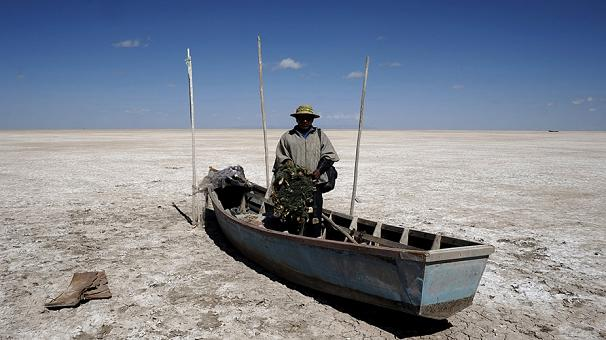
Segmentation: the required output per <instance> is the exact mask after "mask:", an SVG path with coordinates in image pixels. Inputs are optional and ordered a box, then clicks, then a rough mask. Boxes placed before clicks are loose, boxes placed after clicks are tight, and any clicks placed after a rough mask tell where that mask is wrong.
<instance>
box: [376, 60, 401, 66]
mask: <svg viewBox="0 0 606 340" xmlns="http://www.w3.org/2000/svg"><path fill="white" fill-rule="evenodd" d="M379 66H383V67H400V66H402V64H400V63H399V62H397V61H392V62H389V63H381V64H379Z"/></svg>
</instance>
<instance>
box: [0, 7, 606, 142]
mask: <svg viewBox="0 0 606 340" xmlns="http://www.w3.org/2000/svg"><path fill="white" fill-rule="evenodd" d="M257 33H260V34H261V37H262V42H263V61H264V71H265V72H264V81H265V104H266V112H267V115H268V126H269V127H270V128H286V127H289V126H291V125H292V124H293V121H292V118H291V117H290V116H289V114H290V113H291V112H292V111H293V110H294V109H295V108H296V106H298V105H299V104H303V103H309V104H312V105H314V107H315V108H316V110H317V111H318V112H319V113H320V114H321V115H322V118H320V119H319V120H317V121H316V123H317V125H319V126H322V127H326V128H356V127H357V120H356V119H357V116H358V112H359V105H360V94H361V87H362V79H361V78H359V77H358V75H359V72H361V71H362V70H363V64H364V58H365V57H366V56H367V55H368V56H370V69H369V78H368V87H367V96H366V112H365V126H366V127H368V128H374V129H495V130H512V129H513V130H546V129H558V130H606V65H605V62H604V61H605V60H606V43H605V42H606V2H604V1H593V2H592V1H500V2H497V1H415V2H408V1H372V2H371V1H296V2H295V1H192V2H185V1H156V2H154V1H141V2H137V1H125V2H114V1H11V0H5V1H2V2H1V3H0V46H1V48H0V129H28V128H30V129H34V128H43V129H47V128H50V129H59V128H68V129H69V128H90V129H93V128H184V127H187V126H188V124H189V120H188V119H189V117H188V106H187V105H188V97H187V73H186V66H185V63H184V58H185V49H186V48H188V47H189V48H190V49H191V52H192V57H193V68H194V91H195V105H196V116H197V125H198V127H201V128H258V127H260V125H261V123H260V109H259V93H258V86H259V85H258V73H257V72H258V70H257V46H256V43H257V41H256V39H257Z"/></svg>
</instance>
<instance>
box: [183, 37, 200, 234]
mask: <svg viewBox="0 0 606 340" xmlns="http://www.w3.org/2000/svg"><path fill="white" fill-rule="evenodd" d="M185 64H186V65H187V78H188V80H189V118H190V120H191V167H192V186H191V211H192V212H191V214H192V217H193V218H192V220H193V225H194V226H198V225H199V224H200V210H199V207H198V202H197V194H198V183H197V179H196V125H195V122H194V85H193V76H192V66H191V55H190V53H189V48H188V49H187V58H186V59H185Z"/></svg>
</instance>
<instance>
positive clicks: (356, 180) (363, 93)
mask: <svg viewBox="0 0 606 340" xmlns="http://www.w3.org/2000/svg"><path fill="white" fill-rule="evenodd" d="M369 62H370V58H369V57H366V63H365V65H364V82H363V83H362V98H361V99H360V119H359V121H358V142H357V143H356V163H355V166H354V180H353V190H352V193H351V205H350V207H349V215H351V216H353V214H354V205H355V201H356V187H357V185H358V160H359V158H360V139H361V137H362V125H363V123H364V99H365V98H366V79H368V63H369Z"/></svg>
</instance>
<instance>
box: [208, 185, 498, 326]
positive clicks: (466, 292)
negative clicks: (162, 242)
mask: <svg viewBox="0 0 606 340" xmlns="http://www.w3.org/2000/svg"><path fill="white" fill-rule="evenodd" d="M210 199H211V201H212V204H213V207H214V210H215V215H216V217H217V221H218V224H219V226H220V228H221V230H222V232H223V233H224V235H225V236H226V237H227V239H228V240H229V241H230V242H231V243H232V244H233V245H234V246H235V247H236V248H237V249H238V250H239V251H240V252H242V253H243V254H244V255H245V256H246V257H247V258H249V259H250V260H252V261H254V262H256V263H258V264H259V265H261V266H262V267H264V268H266V269H267V270H268V271H271V272H273V273H275V274H276V275H278V276H280V277H282V278H284V279H286V280H288V281H291V282H294V283H297V284H300V285H302V286H306V287H308V288H311V289H314V290H318V291H322V292H325V293H328V294H332V295H337V296H340V297H344V298H348V299H352V300H356V301H360V302H364V303H369V304H373V305H377V306H381V307H386V308H390V309H394V310H398V311H403V312H406V313H410V314H414V315H420V316H423V317H428V318H433V319H444V318H447V317H449V316H451V315H453V314H454V313H456V312H458V311H460V310H462V309H464V308H465V307H467V306H469V305H471V303H472V301H473V297H474V295H475V292H476V290H477V287H478V284H479V282H480V278H481V276H482V273H483V271H484V268H485V266H486V261H487V259H488V253H491V252H492V250H491V249H484V250H483V251H478V249H474V250H473V251H471V252H469V251H465V250H462V253H460V254H453V251H452V250H445V251H446V252H442V253H441V254H438V253H436V252H435V251H433V253H432V251H417V250H402V249H390V248H383V247H373V246H369V245H362V244H352V243H345V242H338V241H332V240H325V239H316V238H309V237H304V236H299V235H292V234H288V233H283V232H278V231H274V230H270V229H266V228H264V227H262V226H257V225H254V224H252V223H249V222H247V221H245V220H240V219H238V218H236V217H235V216H233V215H231V213H229V212H228V211H225V210H224V209H223V207H222V205H221V202H220V201H219V199H218V197H217V195H216V194H215V193H214V192H211V193H210ZM485 247H490V246H485ZM490 248H492V247H490ZM432 255H433V256H432ZM436 255H438V256H436ZM469 255H471V256H469Z"/></svg>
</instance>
